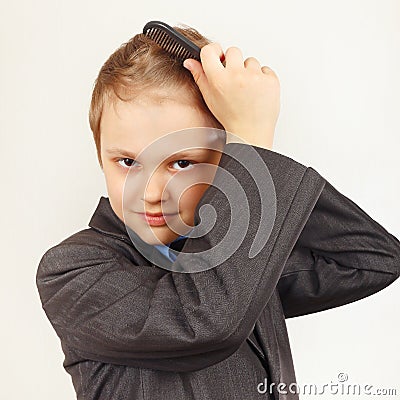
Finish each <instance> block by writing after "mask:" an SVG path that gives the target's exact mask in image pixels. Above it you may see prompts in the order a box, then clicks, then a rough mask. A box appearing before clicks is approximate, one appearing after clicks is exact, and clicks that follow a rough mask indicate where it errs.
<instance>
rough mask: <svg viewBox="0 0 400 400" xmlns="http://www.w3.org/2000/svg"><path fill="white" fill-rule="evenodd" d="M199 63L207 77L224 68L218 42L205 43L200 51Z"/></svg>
mask: <svg viewBox="0 0 400 400" xmlns="http://www.w3.org/2000/svg"><path fill="white" fill-rule="evenodd" d="M200 59H201V64H202V66H203V70H204V72H205V74H206V76H207V77H213V76H214V75H215V74H216V73H218V72H221V71H223V70H224V66H223V65H222V64H221V59H224V52H223V50H222V47H221V45H220V44H219V43H216V42H213V43H209V44H206V45H205V46H203V47H202V48H201V51H200Z"/></svg>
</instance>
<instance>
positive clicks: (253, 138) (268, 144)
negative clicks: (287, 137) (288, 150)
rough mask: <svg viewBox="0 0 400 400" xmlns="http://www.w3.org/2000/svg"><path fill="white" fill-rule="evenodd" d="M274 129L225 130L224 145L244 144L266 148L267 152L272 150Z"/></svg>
mask: <svg viewBox="0 0 400 400" xmlns="http://www.w3.org/2000/svg"><path fill="white" fill-rule="evenodd" d="M274 132H275V129H270V130H265V129H264V130H261V131H257V130H255V129H254V130H249V129H246V130H239V129H235V130H233V129H232V130H226V133H227V135H226V143H227V144H228V143H244V144H249V145H252V146H258V147H262V148H266V149H268V150H271V149H272V146H273V140H274Z"/></svg>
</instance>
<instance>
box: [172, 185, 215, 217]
mask: <svg viewBox="0 0 400 400" xmlns="http://www.w3.org/2000/svg"><path fill="white" fill-rule="evenodd" d="M208 186H209V185H207V184H204V183H201V184H197V185H193V186H191V187H190V188H189V189H188V190H186V191H185V192H184V193H183V194H182V196H181V199H180V204H179V206H180V207H179V209H180V210H181V211H182V212H183V213H185V214H190V215H189V216H190V217H192V216H194V210H195V208H196V206H197V204H198V202H199V201H200V199H201V197H202V196H203V194H204V192H205V191H206V190H207V188H208Z"/></svg>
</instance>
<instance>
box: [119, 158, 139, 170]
mask: <svg viewBox="0 0 400 400" xmlns="http://www.w3.org/2000/svg"><path fill="white" fill-rule="evenodd" d="M117 162H118V164H119V165H121V167H123V168H126V169H128V168H131V167H132V164H133V163H134V162H136V161H135V160H133V159H132V158H119V159H118V160H117Z"/></svg>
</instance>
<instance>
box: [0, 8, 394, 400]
mask: <svg viewBox="0 0 400 400" xmlns="http://www.w3.org/2000/svg"><path fill="white" fill-rule="evenodd" d="M0 7H1V9H0V19H1V20H0V30H1V45H0V46H1V47H0V51H1V62H0V80H1V91H0V99H1V109H0V123H1V126H0V127H1V146H0V156H1V157H0V161H1V173H2V187H1V211H2V213H1V214H2V215H1V226H2V234H1V235H2V237H1V246H2V269H1V273H2V277H1V278H2V279H1V292H0V293H1V303H0V304H1V330H0V335H1V345H2V348H1V355H2V360H1V366H0V368H1V371H0V376H1V377H2V381H3V382H2V385H1V389H0V391H1V395H0V397H1V398H3V399H8V400H9V399H41V400H46V399H51V400H54V399H57V400H64V399H73V398H75V393H74V390H73V387H72V383H71V380H70V377H69V375H68V374H67V373H66V372H65V371H64V369H63V367H62V362H63V354H62V351H61V347H60V343H59V339H58V337H57V336H56V334H55V332H54V331H53V329H52V327H51V325H50V323H49V322H48V320H47V319H46V317H45V314H44V312H43V310H42V309H41V305H40V302H39V297H38V293H37V290H36V286H35V274H36V268H37V264H38V262H39V260H40V257H41V256H42V254H43V253H44V252H45V251H46V249H48V248H49V247H50V246H53V245H55V244H56V243H58V242H60V241H61V240H62V239H64V238H66V237H67V236H70V235H71V234H73V233H74V232H77V231H78V230H81V229H84V228H86V227H87V223H88V221H89V219H90V217H91V215H92V213H93V211H94V209H95V207H96V205H97V203H98V199H99V197H100V196H101V195H107V194H106V187H105V183H104V179H103V175H102V173H101V170H100V168H99V166H98V164H97V159H96V152H95V146H94V141H93V139H92V136H91V135H92V133H91V131H90V128H89V124H88V109H89V102H90V96H91V91H92V88H93V83H94V80H95V78H96V76H97V74H98V71H99V69H100V67H101V65H102V64H103V63H104V62H105V60H106V59H107V58H108V56H109V55H110V54H111V53H112V52H113V51H114V50H116V49H117V47H119V46H120V45H121V44H122V43H124V42H126V41H128V40H129V39H130V38H131V37H132V36H133V35H135V34H136V33H139V32H140V31H141V30H142V27H143V26H144V24H145V23H146V22H148V21H150V20H161V21H165V22H167V23H169V24H170V25H175V24H179V23H185V24H188V25H191V26H193V27H194V28H196V29H198V30H199V31H200V32H201V33H203V34H204V35H205V36H207V37H209V38H210V39H211V40H213V41H218V42H220V43H221V45H222V46H223V48H224V49H226V48H227V47H229V46H231V45H235V46H238V47H240V48H241V49H242V51H243V54H244V56H245V57H249V56H255V57H256V58H258V59H259V60H260V62H261V64H262V65H268V66H270V67H271V68H272V69H273V70H274V71H275V72H276V73H277V75H278V76H279V79H280V82H281V103H282V105H281V114H280V118H279V121H278V125H277V130H276V135H275V142H274V149H273V150H274V151H277V152H280V153H282V154H285V155H288V156H290V157H292V158H294V159H295V160H297V161H299V162H301V163H303V164H305V165H307V166H312V167H313V168H315V169H316V170H317V171H319V172H320V173H321V175H322V176H324V177H325V178H326V179H327V180H328V181H329V182H330V183H332V184H333V185H334V186H335V187H336V188H337V189H338V190H340V191H341V192H342V193H343V194H345V195H346V196H348V197H349V198H351V199H352V200H353V201H355V202H356V203H357V204H358V205H359V206H360V207H361V208H362V209H364V210H365V211H366V212H367V213H368V214H369V215H370V216H371V217H372V218H374V219H375V220H376V221H378V222H379V223H380V224H381V225H383V226H384V227H385V228H386V229H387V230H388V231H389V232H390V233H392V234H393V235H395V236H396V237H398V238H399V237H400V213H399V208H398V207H399V206H398V205H399V197H400V188H399V182H400V168H399V149H400V122H399V118H398V117H399V114H398V112H399V109H400V95H399V93H400V77H399V76H400V74H399V71H400V2H399V1H396V0H374V1H372V0H368V1H367V0H346V1H345V0H335V1H321V0H320V1H318V0H305V1H304V0H303V1H295V0H292V1H289V0H280V1H277V0H275V1H258V2H257V1H254V0H247V1H245V2H237V3H234V2H232V1H226V0H222V1H219V2H217V1H215V0H213V1H209V0H206V1H202V2H198V3H195V2H187V1H182V2H179V1H176V0H170V1H163V2H159V3H157V2H155V1H148V2H135V1H132V0H130V1H121V0H114V1H113V2H111V1H100V0H96V1H94V0H93V1H77V0H74V1H55V0H51V1H50V0H48V1H43V0H39V1H27V0H20V1H15V2H10V1H5V0H2V2H1V5H0ZM399 299H400V281H396V282H395V283H394V284H392V285H391V286H389V287H387V288H385V289H384V290H382V291H381V292H379V293H377V294H375V295H373V296H370V297H368V298H366V299H363V300H360V301H358V302H355V303H353V304H350V305H346V306H343V307H339V308H336V309H332V310H328V311H324V312H320V313H316V314H314V315H309V316H305V317H298V318H294V319H292V320H288V330H289V335H290V339H291V343H292V352H293V357H294V363H295V368H296V373H297V378H298V382H299V384H302V383H303V384H305V383H313V382H314V383H318V382H320V383H330V382H331V381H333V382H335V381H336V379H337V375H338V373H339V372H344V373H347V374H348V376H349V381H351V382H353V383H369V384H371V385H374V386H375V387H382V388H390V387H397V388H398V390H399V392H400V385H399V384H398V382H399V380H398V372H399V364H400V356H399V342H398V337H399V334H400V327H399V322H400V317H399V313H398V310H399V305H400V301H399ZM328 397H329V396H325V397H324V398H328ZM338 397H339V398H342V399H345V398H349V396H335V397H334V398H338ZM309 398H311V397H309ZM313 398H317V396H313ZM358 398H361V397H358ZM369 398H370V397H369ZM387 398H393V397H387Z"/></svg>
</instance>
